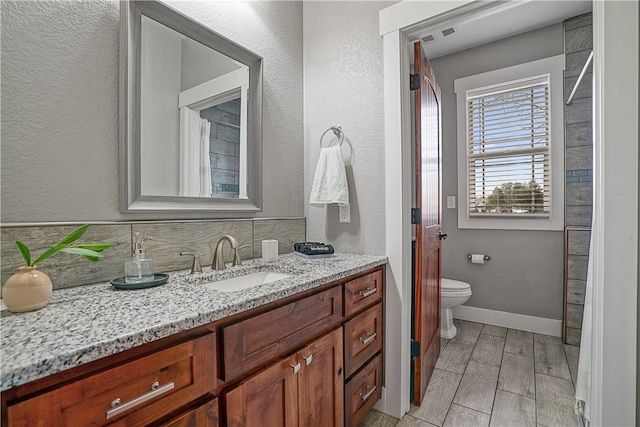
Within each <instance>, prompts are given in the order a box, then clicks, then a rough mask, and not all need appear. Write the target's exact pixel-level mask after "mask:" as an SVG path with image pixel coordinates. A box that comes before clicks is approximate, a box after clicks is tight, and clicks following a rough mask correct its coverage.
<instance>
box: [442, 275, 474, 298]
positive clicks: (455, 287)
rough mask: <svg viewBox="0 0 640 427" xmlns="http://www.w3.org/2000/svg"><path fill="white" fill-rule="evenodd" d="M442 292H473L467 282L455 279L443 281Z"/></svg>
mask: <svg viewBox="0 0 640 427" xmlns="http://www.w3.org/2000/svg"><path fill="white" fill-rule="evenodd" d="M440 290H441V292H442V293H450V294H458V293H467V292H470V291H471V285H469V284H468V283H466V282H461V281H459V280H453V279H444V278H443V279H441V282H440Z"/></svg>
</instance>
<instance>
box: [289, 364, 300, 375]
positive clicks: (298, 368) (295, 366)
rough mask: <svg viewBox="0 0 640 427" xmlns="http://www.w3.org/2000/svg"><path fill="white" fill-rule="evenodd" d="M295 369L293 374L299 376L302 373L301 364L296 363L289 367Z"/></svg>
mask: <svg viewBox="0 0 640 427" xmlns="http://www.w3.org/2000/svg"><path fill="white" fill-rule="evenodd" d="M289 366H291V367H292V368H293V374H294V375H295V374H297V373H298V372H300V363H296V364H295V365H289Z"/></svg>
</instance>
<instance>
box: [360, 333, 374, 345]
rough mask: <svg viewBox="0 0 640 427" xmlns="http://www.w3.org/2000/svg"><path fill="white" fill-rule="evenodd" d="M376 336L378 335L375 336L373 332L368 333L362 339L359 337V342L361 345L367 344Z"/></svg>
mask: <svg viewBox="0 0 640 427" xmlns="http://www.w3.org/2000/svg"><path fill="white" fill-rule="evenodd" d="M376 335H378V334H376V333H375V332H369V333H367V335H365V336H364V337H360V342H361V343H362V344H369V343H370V342H371V340H373V339H374V338H375V337H376Z"/></svg>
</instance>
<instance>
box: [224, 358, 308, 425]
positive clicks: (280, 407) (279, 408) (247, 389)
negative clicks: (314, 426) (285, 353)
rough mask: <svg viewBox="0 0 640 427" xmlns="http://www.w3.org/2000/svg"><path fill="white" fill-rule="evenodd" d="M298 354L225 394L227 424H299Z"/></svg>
mask: <svg viewBox="0 0 640 427" xmlns="http://www.w3.org/2000/svg"><path fill="white" fill-rule="evenodd" d="M297 364H298V358H297V356H295V355H294V356H292V357H288V358H286V359H284V360H281V361H280V362H277V363H275V364H274V365H272V366H270V367H269V368H267V369H265V370H264V371H262V372H260V373H258V374H256V375H254V376H253V377H251V378H249V379H248V380H247V381H245V382H244V383H242V384H241V385H239V386H238V387H237V388H235V389H233V390H231V391H230V392H229V393H227V402H226V403H227V426H229V427H244V426H263V425H268V426H270V427H297V426H298V398H297V394H298V383H297V380H298V375H299V370H300V367H301V365H300V366H298V367H297V368H295V367H296V366H297Z"/></svg>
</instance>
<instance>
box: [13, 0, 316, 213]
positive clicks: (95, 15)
mask: <svg viewBox="0 0 640 427" xmlns="http://www.w3.org/2000/svg"><path fill="white" fill-rule="evenodd" d="M171 4H172V6H174V7H176V8H177V9H179V10H180V11H181V12H183V13H185V14H187V15H189V16H192V17H194V18H196V20H199V21H200V22H202V23H203V24H205V25H207V26H209V27H211V28H214V29H215V30H216V31H217V32H219V33H221V34H222V35H224V36H226V37H228V38H231V39H234V40H235V41H237V42H238V43H239V44H241V45H243V46H245V47H246V48H248V49H249V50H252V51H253V52H255V53H257V54H258V55H260V56H262V57H263V58H264V108H263V111H264V121H263V135H264V206H263V207H264V210H263V212H262V213H260V214H259V215H258V216H263V217H276V216H277V217H291V216H298V217H299V216H302V214H303V209H304V204H303V158H302V150H303V146H302V141H303V121H302V118H303V116H302V114H303V106H302V77H303V76H302V3H300V2H181V1H178V2H171ZM1 13H2V22H1V23H2V45H1V50H2V57H1V60H2V93H1V96H2V164H1V168H2V171H1V174H2V175H1V177H2V200H1V201H2V214H1V215H2V216H1V220H2V222H3V223H13V222H43V221H90V220H122V219H135V218H138V216H126V217H125V216H124V215H121V214H120V213H119V210H118V52H119V48H118V41H119V2H117V1H113V0H112V1H109V0H96V1H92V2H75V1H74V2H51V1H37V2H36V1H28V2H27V1H17V2H14V1H3V2H2V9H1ZM283 165H285V167H283ZM155 216H156V217H157V218H160V217H161V216H160V215H155ZM165 217H166V216H165ZM174 217H175V215H174ZM178 217H180V218H187V217H194V215H186V214H180V215H178Z"/></svg>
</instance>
